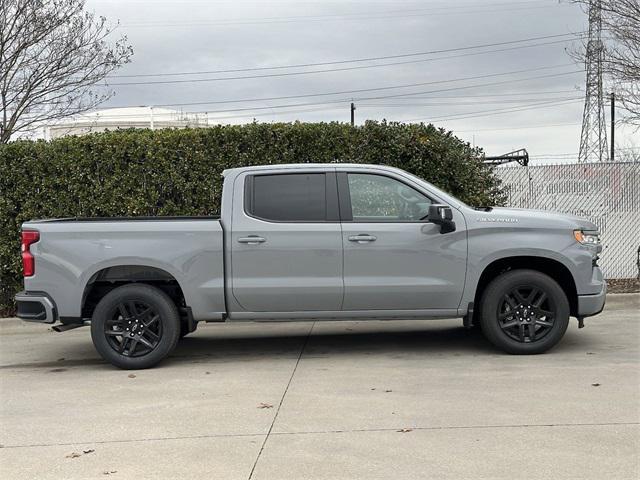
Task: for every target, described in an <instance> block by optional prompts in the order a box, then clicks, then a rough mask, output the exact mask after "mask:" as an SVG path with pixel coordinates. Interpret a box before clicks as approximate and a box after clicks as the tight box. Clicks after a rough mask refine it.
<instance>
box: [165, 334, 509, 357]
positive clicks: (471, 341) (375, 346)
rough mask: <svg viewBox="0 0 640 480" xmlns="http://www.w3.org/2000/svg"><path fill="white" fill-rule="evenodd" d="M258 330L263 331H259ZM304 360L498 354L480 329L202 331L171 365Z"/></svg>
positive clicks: (180, 347) (181, 347) (189, 339)
mask: <svg viewBox="0 0 640 480" xmlns="http://www.w3.org/2000/svg"><path fill="white" fill-rule="evenodd" d="M256 328H259V327H256ZM303 347H304V350H303V352H302V356H303V358H314V357H326V356H338V355H348V356H351V357H358V356H362V357H368V356H376V355H383V356H386V357H389V356H391V357H406V356H411V355H415V354H425V353H426V354H430V355H469V354H483V355H485V354H491V353H498V352H497V351H496V350H495V349H493V348H492V347H491V345H489V344H488V343H487V341H486V340H485V339H484V338H483V337H482V334H481V333H480V332H479V331H478V330H476V329H473V330H465V329H464V328H461V327H452V328H447V329H438V330H433V329H429V328H428V327H425V328H424V329H412V330H410V331H393V330H389V329H384V330H383V331H368V332H353V331H349V330H348V329H347V330H344V331H340V332H335V331H334V332H328V333H326V332H318V333H313V335H312V336H310V337H309V336H308V333H307V332H304V333H300V334H275V335H264V334H260V333H259V331H256V333H255V334H254V335H251V333H250V331H248V332H247V335H241V336H240V335H229V336H227V335H225V336H222V337H219V336H215V334H214V335H212V334H211V333H209V332H207V333H204V332H198V333H196V334H195V335H194V336H189V337H186V338H184V339H182V340H181V342H180V343H179V344H178V347H177V348H176V350H175V351H174V353H173V354H172V355H171V357H170V359H168V360H167V363H174V362H176V363H177V362H181V361H194V362H196V363H199V362H201V361H207V359H210V360H213V359H215V360H216V361H219V360H220V361H251V360H259V359H263V358H265V357H273V358H278V357H297V356H298V355H300V352H301V350H302V349H303Z"/></svg>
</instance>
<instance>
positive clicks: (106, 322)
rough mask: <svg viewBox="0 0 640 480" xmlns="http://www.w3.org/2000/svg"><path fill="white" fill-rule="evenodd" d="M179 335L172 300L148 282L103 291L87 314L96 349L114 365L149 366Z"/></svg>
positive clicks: (170, 346) (172, 344) (175, 342)
mask: <svg viewBox="0 0 640 480" xmlns="http://www.w3.org/2000/svg"><path fill="white" fill-rule="evenodd" d="M179 338H180V315H179V313H178V308H177V306H176V304H175V303H174V301H173V300H172V299H171V298H170V297H169V296H168V295H167V294H166V293H165V292H163V291H162V290H160V289H159V288H156V287H154V286H151V285H145V284H141V283H131V284H128V285H123V286H121V287H117V288H115V289H113V290H111V291H110V292H109V293H107V294H106V295H105V296H104V297H102V299H101V300H100V302H99V303H98V305H97V306H96V308H95V310H94V312H93V316H92V318H91V339H92V340H93V344H94V346H95V347H96V350H97V351H98V353H99V354H100V355H101V356H102V358H104V359H105V360H106V361H108V362H110V363H111V364H113V365H115V366H116V367H120V368H125V369H141V368H149V367H152V366H154V365H156V364H157V363H158V362H160V361H161V360H162V359H164V358H165V357H167V356H168V355H169V354H170V353H171V352H172V351H173V349H174V348H175V347H176V345H177V343H178V339H179Z"/></svg>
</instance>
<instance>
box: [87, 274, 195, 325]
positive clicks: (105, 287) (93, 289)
mask: <svg viewBox="0 0 640 480" xmlns="http://www.w3.org/2000/svg"><path fill="white" fill-rule="evenodd" d="M132 283H143V284H146V285H150V286H153V287H156V288H158V289H160V290H162V291H163V292H164V293H166V294H167V295H168V296H169V297H170V298H171V299H172V300H173V301H174V303H175V304H176V307H178V309H188V305H187V303H186V299H185V296H184V290H183V289H182V286H181V285H180V282H179V281H178V280H177V279H176V277H175V276H174V275H172V274H171V273H170V272H168V271H167V270H165V269H163V268H160V267H156V266H151V265H137V264H136V265H130V264H120V265H110V266H106V267H104V268H102V269H100V270H98V271H96V272H94V273H93V274H92V275H91V277H90V278H89V279H88V281H87V282H86V284H85V287H84V290H83V292H82V301H81V312H82V318H91V316H92V315H93V311H94V310H95V307H96V305H97V304H98V302H99V301H100V300H101V299H102V298H103V297H104V296H105V295H106V294H107V293H109V292H110V291H112V290H114V289H115V288H118V287H120V286H122V285H127V284H132Z"/></svg>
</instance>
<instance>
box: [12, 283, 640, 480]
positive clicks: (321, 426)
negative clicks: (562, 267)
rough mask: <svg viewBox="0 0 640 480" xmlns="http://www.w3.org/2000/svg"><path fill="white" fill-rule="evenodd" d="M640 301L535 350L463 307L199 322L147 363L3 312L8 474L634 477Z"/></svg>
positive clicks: (614, 300) (617, 305)
mask: <svg viewBox="0 0 640 480" xmlns="http://www.w3.org/2000/svg"><path fill="white" fill-rule="evenodd" d="M639 309H640V295H637V294H635V295H633V294H632V295H610V296H609V297H608V303H607V308H606V310H605V312H604V313H603V314H602V315H600V316H598V317H595V318H592V319H587V320H586V328H585V329H583V330H580V331H579V330H578V329H577V322H575V320H572V322H571V324H570V327H569V331H568V332H567V335H566V336H565V338H564V340H563V341H562V342H561V343H560V345H559V346H557V347H556V348H555V349H554V350H553V351H551V352H549V353H547V354H545V355H538V356H527V357H525V356H509V355H504V354H501V353H500V352H497V351H495V350H494V349H493V348H492V347H490V346H489V344H488V343H487V342H486V341H485V340H484V339H483V338H482V336H481V335H480V334H478V333H477V332H469V331H465V330H464V329H463V328H461V322H460V321H456V320H437V321H393V322H328V323H320V322H316V323H315V324H311V323H290V324H287V323H279V324H273V323H272V324H237V325H201V326H200V328H199V329H198V331H197V332H196V333H195V334H193V335H192V336H189V337H187V338H186V339H184V340H183V341H182V343H181V344H180V345H179V346H178V348H177V349H176V351H175V352H174V354H173V356H172V357H171V358H170V359H168V360H167V361H166V362H164V363H163V364H162V365H161V366H160V367H159V368H155V369H152V370H144V371H136V372H129V371H122V370H116V369H115V368H113V367H111V366H110V365H107V364H105V363H104V362H102V361H101V360H100V358H99V357H98V356H97V354H96V353H95V352H94V350H93V346H92V344H91V340H90V336H89V331H88V329H86V328H81V329H77V330H72V331H69V332H66V333H62V334H59V333H54V332H52V331H50V330H49V329H48V327H47V326H43V325H29V324H24V323H22V322H18V321H15V320H10V319H5V320H0V444H1V445H2V448H0V478H7V479H23V478H29V479H30V478H34V479H48V478H55V479H59V478H64V479H75V478H78V479H80V478H82V479H85V478H123V479H128V478H150V479H152V478H153V479H155V478H185V479H191V478H194V479H195V478H207V479H211V478H214V479H215V478H221V479H236V478H237V479H244V480H247V479H250V478H251V479H256V480H262V479H287V478H295V479H298V478H300V479H351V478H357V479H360V478H367V479H370V478H380V479H386V478H390V477H393V478H394V479H416V478H451V479H459V478H487V479H494V478H505V479H507V478H508V479H514V478H527V479H537V478H540V479H547V478H553V479H563V478H567V479H568V478H581V479H591V478H593V479H602V478H607V479H636V478H638V477H639V476H640V458H639V454H638V452H639V451H640V369H639V368H638V367H639V366H640V365H639V364H640V314H639V313H638V311H639Z"/></svg>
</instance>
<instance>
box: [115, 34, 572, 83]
mask: <svg viewBox="0 0 640 480" xmlns="http://www.w3.org/2000/svg"><path fill="white" fill-rule="evenodd" d="M550 43H563V42H550ZM531 46H537V45H531ZM518 48H527V46H523V47H518ZM504 50H514V48H505V49H502V51H504ZM484 53H494V52H475V53H473V54H461V55H453V56H450V57H446V58H456V57H465V56H470V55H481V54H484ZM444 58H445V57H440V58H427V59H421V60H409V61H402V62H390V63H381V64H375V65H357V66H351V67H340V68H327V69H323V70H306V71H302V72H283V73H268V74H261V75H244V76H235V77H215V78H192V79H180V80H149V81H136V82H115V83H109V82H107V83H106V85H107V86H132V85H170V84H181V83H202V82H222V81H228V80H248V79H258V78H274V77H291V76H299V75H312V74H316V73H333V72H344V71H350V70H362V69H367V68H377V67H388V66H393V65H404V64H408V63H421V62H430V61H435V60H442V59H444ZM568 65H573V64H565V66H568Z"/></svg>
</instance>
